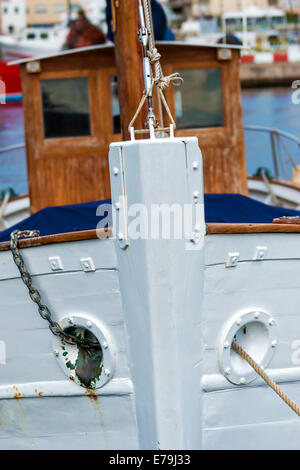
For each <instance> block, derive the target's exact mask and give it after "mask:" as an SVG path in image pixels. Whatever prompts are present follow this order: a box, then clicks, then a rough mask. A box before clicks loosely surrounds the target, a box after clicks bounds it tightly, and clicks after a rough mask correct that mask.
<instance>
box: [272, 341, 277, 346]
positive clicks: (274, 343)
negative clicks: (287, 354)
mask: <svg viewBox="0 0 300 470" xmlns="http://www.w3.org/2000/svg"><path fill="white" fill-rule="evenodd" d="M276 346H277V341H276V339H274V341H272V348H276Z"/></svg>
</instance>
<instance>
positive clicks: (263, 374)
mask: <svg viewBox="0 0 300 470" xmlns="http://www.w3.org/2000/svg"><path fill="white" fill-rule="evenodd" d="M231 347H232V349H233V350H234V351H235V352H236V353H237V354H239V356H241V358H243V359H244V360H245V361H247V362H248V364H249V365H250V366H251V367H252V369H254V370H255V372H256V373H257V374H258V375H260V377H261V378H262V379H263V380H264V381H265V382H266V384H267V385H269V387H271V388H272V390H274V392H275V393H277V395H278V396H279V397H280V398H281V399H282V400H283V401H284V402H285V403H286V404H287V405H288V406H289V407H290V408H291V409H292V410H293V411H294V412H295V413H296V414H297V415H298V416H300V408H299V407H298V406H297V405H296V403H295V402H294V401H293V400H291V399H290V397H289V396H288V395H287V394H286V393H284V392H283V390H281V388H280V387H278V385H277V384H276V383H275V382H274V381H273V380H272V379H271V378H270V377H269V376H268V375H267V374H266V372H265V371H264V370H263V369H262V368H261V367H260V366H259V365H258V364H257V362H255V361H254V359H252V357H250V356H249V354H247V353H246V351H244V350H243V348H241V346H239V345H238V344H236V343H235V342H234V341H233V342H232V343H231Z"/></svg>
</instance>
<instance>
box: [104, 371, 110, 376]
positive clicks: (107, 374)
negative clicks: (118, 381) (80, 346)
mask: <svg viewBox="0 0 300 470" xmlns="http://www.w3.org/2000/svg"><path fill="white" fill-rule="evenodd" d="M104 374H105V375H106V376H107V377H109V376H110V370H109V369H105V370H104Z"/></svg>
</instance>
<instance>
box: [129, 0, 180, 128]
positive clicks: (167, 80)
mask: <svg viewBox="0 0 300 470" xmlns="http://www.w3.org/2000/svg"><path fill="white" fill-rule="evenodd" d="M143 8H144V14H145V24H146V28H147V30H148V32H149V50H148V52H147V55H148V57H149V60H150V63H151V65H153V66H154V71H155V74H154V78H153V81H152V85H151V87H150V89H149V90H148V91H147V93H145V92H144V94H143V96H142V98H141V101H140V103H139V105H138V108H137V110H136V112H135V115H134V116H133V118H132V120H131V121H130V124H129V126H128V130H129V131H130V128H131V127H133V124H134V123H135V121H136V118H137V117H138V115H139V113H140V111H141V109H142V107H143V106H144V103H145V101H146V100H147V98H148V97H149V96H150V95H151V94H152V91H153V89H154V87H156V88H157V91H158V93H157V97H158V106H159V112H160V120H161V123H162V124H163V113H162V106H161V103H163V105H164V107H165V110H166V112H167V114H168V116H169V119H170V122H171V123H172V124H173V126H174V129H176V122H175V120H174V118H173V116H172V113H171V110H170V108H169V106H168V103H167V101H166V98H165V96H164V94H163V92H164V91H165V90H166V89H167V88H168V87H169V86H170V85H171V84H172V85H173V86H180V85H181V84H182V83H183V78H182V77H181V76H180V74H179V73H178V72H175V73H172V74H170V75H167V76H164V74H163V70H162V66H161V63H160V59H161V54H160V53H159V52H158V50H157V48H156V47H155V39H154V28H153V20H152V9H151V2H150V0H143ZM165 130H168V128H166V127H161V128H158V129H157V131H165ZM143 131H144V132H145V130H143ZM141 132H142V130H139V131H135V133H141Z"/></svg>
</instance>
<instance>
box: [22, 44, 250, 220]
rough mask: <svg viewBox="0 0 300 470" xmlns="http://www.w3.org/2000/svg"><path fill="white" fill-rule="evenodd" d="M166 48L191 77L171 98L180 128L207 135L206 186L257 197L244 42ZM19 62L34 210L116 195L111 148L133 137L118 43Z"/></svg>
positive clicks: (172, 64) (203, 143)
mask: <svg viewBox="0 0 300 470" xmlns="http://www.w3.org/2000/svg"><path fill="white" fill-rule="evenodd" d="M158 49H159V51H160V53H161V54H162V65H163V68H164V73H165V74H171V73H173V72H180V74H181V75H182V77H183V78H184V85H183V86H181V87H173V86H171V87H170V88H169V89H168V90H167V92H166V97H167V100H168V103H169V105H170V109H171V111H172V112H173V115H174V116H176V121H177V130H176V133H177V134H178V135H181V136H192V135H196V136H197V137H198V139H199V145H200V148H201V150H202V152H203V158H204V181H205V191H206V192H207V193H241V194H247V173H246V159H245V148H244V135H243V123H242V109H241V92H240V79H239V48H237V47H234V46H232V47H231V46H222V45H216V46H200V45H190V44H186V43H176V42H172V43H158ZM18 63H19V64H20V67H21V80H22V90H23V104H24V121H25V135H26V150H27V167H28V181H29V195H30V201H31V212H32V213H34V212H36V211H37V210H39V209H42V208H44V207H46V206H53V205H66V204H76V203H81V202H87V201H92V200H100V199H107V198H110V184H109V171H108V148H109V144H110V143H111V142H114V141H120V140H122V139H123V136H122V135H121V126H120V110H119V101H118V84H117V76H116V67H115V55H114V46H113V45H103V46H95V47H88V48H82V49H75V50H71V51H63V52H61V53H58V54H55V55H48V56H44V57H38V58H30V59H26V60H22V61H19V62H18ZM124 73H126V70H124ZM140 98H141V96H139V94H138V93H137V96H136V106H137V105H138V103H139V100H140ZM131 117H132V116H128V119H129V120H130V119H131Z"/></svg>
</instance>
